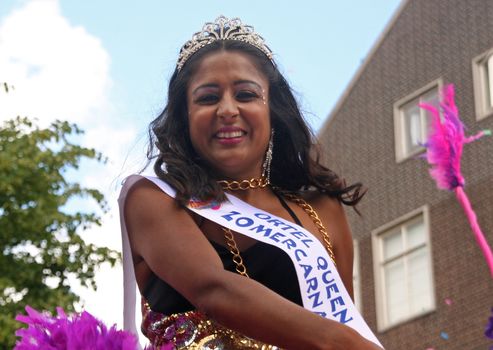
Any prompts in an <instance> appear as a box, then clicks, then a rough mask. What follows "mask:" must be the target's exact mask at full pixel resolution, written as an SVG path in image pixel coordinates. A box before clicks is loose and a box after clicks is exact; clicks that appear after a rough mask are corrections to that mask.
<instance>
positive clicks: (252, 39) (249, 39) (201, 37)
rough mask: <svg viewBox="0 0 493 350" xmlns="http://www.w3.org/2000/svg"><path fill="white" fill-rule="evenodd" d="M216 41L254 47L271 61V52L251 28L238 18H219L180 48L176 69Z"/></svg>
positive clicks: (262, 39)
mask: <svg viewBox="0 0 493 350" xmlns="http://www.w3.org/2000/svg"><path fill="white" fill-rule="evenodd" d="M217 40H237V41H243V42H245V43H248V44H250V45H253V46H255V47H256V48H257V49H259V50H260V51H262V52H263V53H264V54H265V55H266V56H267V57H268V58H269V59H270V60H271V61H272V60H273V59H272V51H271V50H270V49H269V47H268V46H267V45H266V44H265V40H264V38H262V37H261V36H260V35H259V34H257V33H255V31H254V29H253V27H252V26H249V25H246V24H243V23H241V20H240V19H239V18H231V19H228V18H227V17H224V16H219V17H218V18H216V20H215V21H214V22H213V23H210V22H208V23H206V24H204V26H203V27H202V31H200V32H197V33H195V34H194V35H193V36H192V39H190V40H188V41H187V42H186V43H185V45H183V46H182V48H181V50H180V54H179V55H178V62H177V63H176V68H177V69H178V71H180V70H181V69H182V68H183V65H184V64H185V63H186V62H187V61H188V59H189V58H190V57H191V56H192V55H193V54H194V53H196V52H197V51H198V50H200V49H201V48H203V47H204V46H207V45H209V44H212V43H213V42H215V41H217Z"/></svg>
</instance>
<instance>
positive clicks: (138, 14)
mask: <svg viewBox="0 0 493 350" xmlns="http://www.w3.org/2000/svg"><path fill="white" fill-rule="evenodd" d="M399 4H400V1H399V0H385V1H384V0H374V1H363V0H358V1H356V0H353V1H333V0H331V1H329V0H326V1H322V0H318V1H314V0H306V1H296V2H295V1H269V2H268V1H265V0H263V1H259V0H252V1H245V2H237V1H234V2H233V1H225V0H209V1H195V0H194V1H191V0H187V1H175V2H171V1H164V0H160V1H158V0H148V1H139V2H137V1H128V0H99V1H96V0H85V1H80V0H31V1H26V0H22V1H20V0H1V1H0V81H5V80H6V81H8V82H9V83H11V84H13V85H15V87H16V90H15V91H14V93H12V94H9V96H5V94H4V95H0V121H2V120H5V119H8V118H11V117H14V116H15V114H24V115H28V116H31V117H37V118H38V120H39V121H40V123H41V124H43V123H44V124H46V123H48V122H49V121H51V120H53V119H54V118H59V119H67V120H70V121H73V122H77V123H78V124H79V125H80V126H82V128H83V129H85V130H86V135H85V137H84V138H81V142H82V143H83V144H84V145H86V146H91V147H95V148H97V149H99V150H101V151H102V152H103V153H105V154H106V155H107V156H108V157H109V158H110V162H109V164H108V165H106V166H105V167H104V168H102V167H100V166H99V167H98V166H96V165H91V164H87V165H85V166H83V167H82V168H81V172H80V174H79V175H78V176H79V179H80V181H81V182H82V183H83V184H85V185H86V186H91V187H96V188H99V189H101V190H102V191H103V192H104V193H106V195H107V197H108V201H109V203H110V205H111V208H112V209H111V210H110V212H109V213H108V214H107V215H106V216H105V218H104V220H103V227H101V228H98V229H94V230H92V231H91V232H89V233H88V234H86V237H85V238H86V239H88V240H91V241H94V242H97V243H98V244H104V245H109V246H111V247H114V248H116V249H119V247H120V241H119V228H118V225H119V223H118V212H117V208H116V197H117V194H118V186H117V183H118V179H120V178H121V176H123V175H124V174H128V173H129V172H132V171H135V170H138V169H139V168H140V166H141V165H142V164H143V152H144V148H145V142H146V128H147V124H148V123H149V122H150V121H151V120H152V119H153V118H154V117H155V116H156V115H157V114H158V113H159V112H160V110H161V108H162V107H163V106H164V104H165V102H166V101H165V96H166V86H167V82H168V78H169V77H170V76H171V73H172V71H173V69H174V66H175V63H176V57H177V54H178V51H179V49H180V47H181V45H182V44H183V43H184V42H185V41H186V40H188V39H189V38H190V37H191V35H192V34H193V33H194V32H196V31H199V30H200V29H201V27H202V25H203V23H204V22H206V21H212V20H214V19H215V18H216V17H217V16H218V15H220V14H224V15H226V16H228V17H240V18H241V19H242V21H243V22H245V23H248V24H250V25H253V26H254V27H255V29H256V30H257V31H258V32H259V33H260V34H261V35H262V36H263V37H264V38H265V39H266V41H267V43H268V45H269V46H270V47H271V49H272V50H273V52H274V54H275V59H276V61H277V63H278V64H279V66H280V67H281V70H282V72H284V74H285V76H286V78H287V79H288V81H289V82H290V83H291V84H292V87H293V88H294V90H295V91H296V92H297V96H298V97H299V101H300V102H301V106H302V108H303V110H304V111H305V116H306V117H307V120H308V121H309V122H310V124H311V126H312V128H313V129H314V130H315V131H316V130H317V129H318V128H319V127H320V126H321V124H322V123H323V121H324V119H325V118H326V117H327V115H328V114H329V112H330V111H331V109H332V108H333V106H334V105H335V103H336V102H337V99H338V98H339V97H340V96H341V94H342V93H343V91H344V89H345V88H346V87H347V85H348V83H349V81H350V80H351V78H352V76H353V75H354V73H355V72H356V71H357V69H358V67H359V66H360V64H361V63H362V61H363V59H364V58H365V56H366V55H367V53H368V52H369V50H370V49H371V47H372V45H373V44H374V43H375V41H376V40H377V38H378V36H379V35H380V34H381V33H382V31H383V29H384V28H385V26H386V25H387V23H388V22H389V20H390V18H391V16H392V15H393V14H394V13H395V11H396V9H397V8H398V6H399ZM122 174H123V175H122ZM118 278H119V272H118V271H115V270H109V269H103V270H102V271H101V273H100V277H99V279H98V285H99V288H100V293H99V294H95V293H91V292H88V291H83V292H81V293H82V294H83V297H84V299H85V300H86V304H85V306H86V308H87V310H88V311H90V312H92V313H94V314H96V315H97V316H98V317H101V318H102V319H103V320H105V321H106V322H108V323H112V322H118V323H120V322H121V319H120V315H121V310H120V308H121V297H120V294H121V291H120V289H119V286H120V284H121V280H118Z"/></svg>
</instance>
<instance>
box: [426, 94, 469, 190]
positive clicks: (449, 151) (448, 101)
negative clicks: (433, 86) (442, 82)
mask: <svg viewBox="0 0 493 350" xmlns="http://www.w3.org/2000/svg"><path fill="white" fill-rule="evenodd" d="M420 107H421V108H424V109H426V110H428V111H430V113H431V115H432V118H433V119H432V123H431V131H430V133H429V136H428V141H427V142H426V144H425V146H426V148H427V154H426V158H427V160H428V163H430V164H431V166H432V167H431V169H430V175H431V176H432V177H433V179H435V181H436V183H437V186H438V188H441V189H447V190H451V191H452V190H453V189H454V188H456V187H458V186H464V178H463V176H462V174H461V171H460V159H461V156H462V147H463V145H464V143H465V142H467V141H468V140H466V138H465V137H464V125H463V124H462V122H461V121H460V119H459V112H458V110H457V107H456V105H455V102H454V86H453V85H447V86H445V87H444V89H443V91H442V102H441V103H440V107H441V109H442V112H443V120H442V118H440V112H439V110H438V109H437V108H436V107H434V106H432V105H430V104H427V103H422V104H420Z"/></svg>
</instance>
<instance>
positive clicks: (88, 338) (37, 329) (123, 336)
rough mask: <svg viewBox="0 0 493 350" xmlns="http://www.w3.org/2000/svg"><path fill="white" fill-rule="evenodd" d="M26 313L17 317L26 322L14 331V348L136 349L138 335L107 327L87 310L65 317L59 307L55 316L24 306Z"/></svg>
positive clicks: (19, 349)
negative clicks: (23, 326) (15, 340)
mask: <svg viewBox="0 0 493 350" xmlns="http://www.w3.org/2000/svg"><path fill="white" fill-rule="evenodd" d="M26 312H27V315H18V316H17V317H16V320H17V321H20V322H23V323H25V324H27V325H28V327H27V328H21V329H19V330H17V332H16V333H15V334H16V335H17V336H18V337H20V340H18V341H17V343H16V345H15V348H14V350H34V349H46V350H62V349H63V350H82V349H94V350H135V349H137V338H136V337H135V336H134V335H133V334H131V333H128V332H125V331H121V330H117V329H116V326H113V327H111V328H109V329H108V328H107V327H106V326H105V325H104V324H103V323H102V322H101V321H99V320H98V319H96V318H95V317H94V316H92V315H91V314H90V313H88V312H85V311H84V312H82V313H81V314H76V315H73V316H70V317H68V316H67V315H66V314H65V313H64V312H63V310H62V309H61V308H57V313H58V315H57V316H51V315H50V314H48V313H41V312H38V311H36V310H35V309H33V308H31V307H29V306H26Z"/></svg>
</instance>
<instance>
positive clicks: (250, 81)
mask: <svg viewBox="0 0 493 350" xmlns="http://www.w3.org/2000/svg"><path fill="white" fill-rule="evenodd" d="M240 84H253V85H255V86H256V87H258V88H259V89H262V86H260V84H259V83H257V82H255V81H253V80H237V81H235V82H234V85H235V86H236V85H240Z"/></svg>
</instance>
